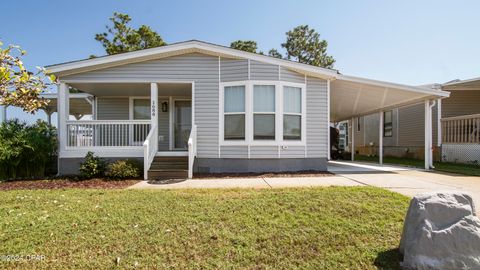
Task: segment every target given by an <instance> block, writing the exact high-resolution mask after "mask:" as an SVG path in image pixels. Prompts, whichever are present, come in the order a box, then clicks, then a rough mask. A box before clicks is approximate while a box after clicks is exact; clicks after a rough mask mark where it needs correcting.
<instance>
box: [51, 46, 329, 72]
mask: <svg viewBox="0 0 480 270" xmlns="http://www.w3.org/2000/svg"><path fill="white" fill-rule="evenodd" d="M193 52H200V53H209V54H214V55H218V56H229V57H233V58H244V59H251V60H255V61H260V62H264V63H268V64H272V65H282V66H285V67H288V68H291V69H295V70H298V71H304V72H309V73H314V74H316V75H317V76H319V77H323V78H325V79H327V78H334V77H335V76H337V73H338V72H337V71H336V70H331V69H326V68H321V67H316V66H311V65H307V64H302V63H298V62H293V61H289V60H285V59H279V58H274V57H271V56H266V55H260V54H256V53H249V52H245V51H240V50H236V49H232V48H228V47H224V46H219V45H215V44H210V43H206V42H201V41H197V40H192V41H186V42H181V43H176V44H171V45H167V46H162V47H156V48H151V49H144V50H139V51H134V52H127V53H121V54H116V55H109V56H104V57H97V58H92V59H85V60H80V61H76V62H71V63H63V64H57V65H51V66H47V69H48V71H49V72H50V73H63V74H62V75H65V74H75V73H80V72H85V71H90V70H95V69H99V68H106V67H110V66H116V65H121V64H125V63H134V62H139V61H146V60H151V59H159V58H163V57H170V56H174V55H181V54H186V53H193Z"/></svg>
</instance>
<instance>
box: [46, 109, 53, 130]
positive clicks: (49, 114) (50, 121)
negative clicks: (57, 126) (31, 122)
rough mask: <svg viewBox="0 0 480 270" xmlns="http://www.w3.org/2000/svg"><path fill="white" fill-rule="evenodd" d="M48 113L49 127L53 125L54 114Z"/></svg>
mask: <svg viewBox="0 0 480 270" xmlns="http://www.w3.org/2000/svg"><path fill="white" fill-rule="evenodd" d="M46 113H47V123H48V125H49V126H51V125H52V112H50V111H48V112H46Z"/></svg>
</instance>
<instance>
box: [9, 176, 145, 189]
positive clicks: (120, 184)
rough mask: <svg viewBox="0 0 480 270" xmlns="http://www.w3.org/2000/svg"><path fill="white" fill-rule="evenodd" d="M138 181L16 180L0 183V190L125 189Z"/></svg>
mask: <svg viewBox="0 0 480 270" xmlns="http://www.w3.org/2000/svg"><path fill="white" fill-rule="evenodd" d="M138 182H139V180H121V181H111V180H104V179H90V180H66V179H53V180H17V181H5V182H0V190H16V189H63V188H104V189H115V188H126V187H129V186H131V185H133V184H136V183H138Z"/></svg>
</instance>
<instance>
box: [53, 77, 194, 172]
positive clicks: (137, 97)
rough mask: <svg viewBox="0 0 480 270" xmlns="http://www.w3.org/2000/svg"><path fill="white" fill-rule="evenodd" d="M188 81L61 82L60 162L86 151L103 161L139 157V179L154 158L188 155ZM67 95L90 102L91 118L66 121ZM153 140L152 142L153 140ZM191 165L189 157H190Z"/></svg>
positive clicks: (190, 116)
mask: <svg viewBox="0 0 480 270" xmlns="http://www.w3.org/2000/svg"><path fill="white" fill-rule="evenodd" d="M193 91H194V84H193V83H192V82H75V81H67V82H63V83H61V84H60V86H59V92H58V102H57V103H58V121H59V123H58V126H59V140H60V149H59V150H60V151H59V152H60V153H59V156H60V158H82V157H84V156H85V155H86V153H87V152H88V151H92V152H94V153H95V155H98V156H100V157H104V158H138V159H143V162H144V170H145V178H147V173H148V170H149V169H150V165H151V164H152V161H153V160H154V158H155V157H156V156H166V157H169V156H170V157H173V156H185V157H187V156H188V150H189V139H190V148H191V149H190V150H191V152H192V154H193V145H192V144H193V142H194V140H193V139H192V138H191V136H192V135H194V134H191V133H192V132H191V131H192V126H193V119H194V118H193V110H192V96H193ZM71 92H81V93H83V94H86V95H90V96H91V97H92V98H91V100H92V107H91V117H88V118H89V119H84V118H81V119H77V118H74V117H72V112H74V111H76V107H75V103H74V102H72V100H73V99H72V98H70V97H71V96H74V95H78V94H71ZM156 138H158V139H156ZM192 165H193V157H192Z"/></svg>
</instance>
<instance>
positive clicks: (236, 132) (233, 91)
mask: <svg viewBox="0 0 480 270" xmlns="http://www.w3.org/2000/svg"><path fill="white" fill-rule="evenodd" d="M224 97H225V100H224V138H225V140H245V86H243V85H242V86H226V87H225V92H224Z"/></svg>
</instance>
